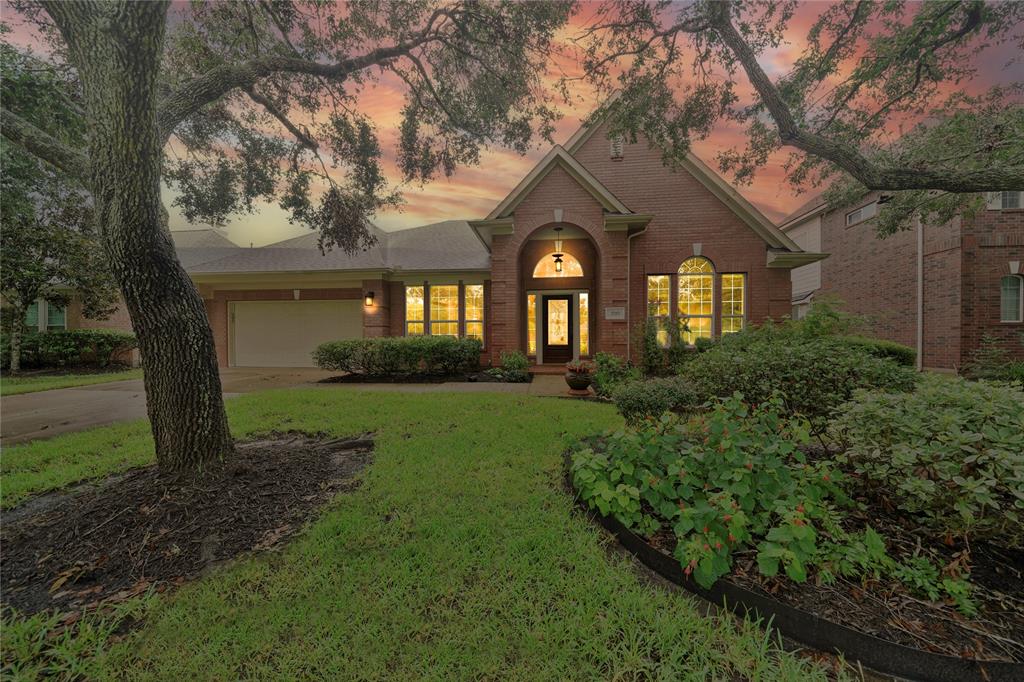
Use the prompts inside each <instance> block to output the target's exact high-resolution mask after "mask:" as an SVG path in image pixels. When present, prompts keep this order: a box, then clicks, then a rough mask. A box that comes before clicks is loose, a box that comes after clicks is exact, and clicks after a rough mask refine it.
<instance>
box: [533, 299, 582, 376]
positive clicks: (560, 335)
mask: <svg viewBox="0 0 1024 682" xmlns="http://www.w3.org/2000/svg"><path fill="white" fill-rule="evenodd" d="M572 298H573V297H572V294H559V295H557V296H544V306H543V312H542V313H541V323H542V327H541V339H542V341H543V344H544V356H543V357H544V364H554V363H562V362H569V361H570V360H572V355H573V352H572V351H573V329H574V328H575V326H576V325H575V324H574V323H573V317H575V315H574V314H573V310H572Z"/></svg>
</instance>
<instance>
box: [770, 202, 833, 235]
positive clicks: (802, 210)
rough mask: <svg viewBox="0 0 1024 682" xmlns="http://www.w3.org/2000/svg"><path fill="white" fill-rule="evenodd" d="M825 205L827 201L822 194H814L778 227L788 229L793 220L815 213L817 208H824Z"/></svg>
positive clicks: (780, 222)
mask: <svg viewBox="0 0 1024 682" xmlns="http://www.w3.org/2000/svg"><path fill="white" fill-rule="evenodd" d="M826 203H827V201H826V200H825V195H824V194H815V195H814V196H812V197H811V198H810V199H808V200H807V201H805V202H804V203H802V204H800V206H799V207H797V209H796V210H795V211H793V212H792V213H790V214H789V215H787V216H786V217H785V218H783V219H782V220H780V221H779V227H782V228H785V227H789V223H791V222H793V221H794V220H795V219H797V218H800V217H802V216H804V215H806V214H808V213H813V212H815V211H817V210H818V209H819V208H822V207H823V206H825V204H826Z"/></svg>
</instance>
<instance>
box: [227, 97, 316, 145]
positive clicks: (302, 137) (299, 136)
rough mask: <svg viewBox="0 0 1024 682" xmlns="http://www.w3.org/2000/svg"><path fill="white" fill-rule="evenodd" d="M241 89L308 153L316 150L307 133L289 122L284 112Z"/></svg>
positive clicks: (312, 140)
mask: <svg viewBox="0 0 1024 682" xmlns="http://www.w3.org/2000/svg"><path fill="white" fill-rule="evenodd" d="M243 89H244V90H245V94H247V95H248V96H249V99H251V100H252V101H253V102H256V104H259V105H260V106H261V107H263V108H264V109H266V110H267V113H269V114H270V115H271V116H273V117H274V118H276V119H277V120H278V122H280V123H281V125H283V126H284V127H285V128H286V129H287V130H288V132H289V133H291V134H292V135H294V136H295V139H296V140H298V141H299V144H300V145H302V146H303V147H305V148H307V149H309V150H310V151H314V152H315V151H316V150H317V148H318V145H317V143H316V140H314V139H313V138H312V137H310V136H309V133H307V132H306V131H304V130H301V129H299V127H298V126H297V125H295V124H294V123H292V122H291V121H289V120H288V117H287V116H285V115H284V112H282V111H281V110H280V109H278V108H277V105H276V104H274V103H273V102H272V101H270V99H269V98H267V97H264V96H263V95H261V94H259V93H258V92H256V91H255V90H254V89H253V88H251V87H247V88H243Z"/></svg>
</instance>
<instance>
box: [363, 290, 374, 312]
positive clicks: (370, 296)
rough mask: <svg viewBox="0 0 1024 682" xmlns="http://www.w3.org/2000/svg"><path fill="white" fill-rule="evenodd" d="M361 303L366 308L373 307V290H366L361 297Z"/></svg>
mask: <svg viewBox="0 0 1024 682" xmlns="http://www.w3.org/2000/svg"><path fill="white" fill-rule="evenodd" d="M363 303H364V304H365V305H366V307H367V308H372V307H373V292H372V291H367V292H366V296H365V297H363Z"/></svg>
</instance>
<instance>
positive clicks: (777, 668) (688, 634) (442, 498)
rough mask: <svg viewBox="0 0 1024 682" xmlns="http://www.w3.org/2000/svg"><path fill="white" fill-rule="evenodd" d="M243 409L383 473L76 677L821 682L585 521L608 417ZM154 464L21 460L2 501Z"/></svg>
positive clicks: (393, 404) (286, 396) (491, 409)
mask: <svg viewBox="0 0 1024 682" xmlns="http://www.w3.org/2000/svg"><path fill="white" fill-rule="evenodd" d="M228 410H229V413H230V418H231V423H232V428H233V429H234V433H235V434H236V436H238V437H246V436H254V435H257V434H262V433H268V432H271V431H289V430H296V431H304V432H307V433H318V432H323V433H327V434H330V435H338V436H340V435H346V434H356V433H361V432H366V431H373V432H375V433H376V439H377V440H376V454H375V459H374V462H373V463H372V464H371V466H370V468H369V469H368V470H367V473H366V475H365V479H364V484H363V486H362V487H361V488H360V489H359V490H357V491H356V492H355V493H352V494H348V495H342V496H340V497H338V498H337V499H336V501H335V502H334V503H332V504H331V505H330V506H329V508H328V509H327V510H326V511H325V513H324V514H323V516H322V517H321V518H320V520H319V521H317V522H315V523H314V524H313V525H312V527H311V528H309V530H308V531H307V532H306V533H304V534H303V535H302V536H300V537H299V538H298V539H297V540H295V541H294V543H293V544H291V545H290V546H289V547H288V548H287V549H286V550H284V551H283V552H281V553H279V554H273V555H269V556H264V557H261V558H255V559H249V560H245V561H241V562H239V563H236V564H235V565H233V566H231V567H228V568H225V569H223V570H219V571H216V572H215V573H213V574H212V575H210V576H209V577H207V578H205V579H203V580H200V581H198V582H196V583H193V584H191V585H188V586H185V587H183V588H182V589H180V590H179V591H178V592H177V593H176V594H173V595H171V596H169V597H159V598H155V599H150V600H147V601H146V603H145V606H144V608H143V609H142V611H143V613H142V616H141V617H142V622H143V623H144V625H143V627H141V628H140V629H138V630H137V631H135V632H132V633H131V634H129V635H128V636H127V637H126V638H124V639H122V640H121V641H118V642H116V643H113V644H111V645H110V646H109V647H100V650H99V651H98V652H97V653H95V655H89V656H87V657H85V659H84V660H80V661H78V662H77V664H78V665H81V666H84V667H83V668H80V670H82V671H83V673H84V676H85V677H86V678H90V679H95V678H100V679H103V678H108V677H115V676H116V677H129V678H142V679H239V678H243V677H244V678H288V679H297V678H303V679H385V678H386V679H423V678H431V679H477V678H488V679H528V680H540V679H559V680H561V679H586V680H591V679H612V678H614V679H647V678H659V679H693V680H706V679H757V680H775V679H792V680H798V679H799V680H806V679H824V678H825V672H824V670H823V669H821V668H819V667H815V666H814V665H812V664H811V663H809V662H807V661H806V660H804V659H801V658H799V657H797V656H795V655H793V654H789V653H784V652H781V651H780V650H779V649H778V647H777V645H776V643H775V639H774V638H773V637H772V636H770V635H767V634H766V633H765V632H764V631H763V630H761V629H760V628H758V627H757V626H755V625H753V624H750V623H746V622H743V623H739V624H737V621H735V620H733V619H732V618H731V617H706V616H703V615H701V614H700V613H699V611H698V607H697V606H696V605H695V604H694V603H693V602H692V601H691V600H689V599H688V598H686V597H685V596H683V595H682V594H680V593H678V592H674V591H669V590H667V589H665V588H662V587H660V586H655V585H652V584H650V583H648V582H646V581H645V579H644V578H643V577H642V576H640V575H638V573H637V571H636V569H635V567H634V565H633V564H631V562H630V560H629V559H627V558H625V557H624V556H623V555H622V554H620V553H617V552H614V551H611V550H610V548H609V547H608V544H607V541H606V539H605V536H603V535H602V533H601V532H600V531H599V530H598V529H597V528H596V527H595V526H593V525H591V524H590V523H589V522H588V521H587V520H586V519H585V518H584V517H583V516H582V515H580V514H577V513H575V512H574V511H573V501H572V499H571V498H570V497H569V495H568V494H566V493H565V492H564V491H563V489H562V485H561V480H562V479H561V477H562V453H563V452H564V450H565V448H566V446H567V444H568V442H569V441H570V440H571V439H573V438H575V437H578V436H583V435H588V434H592V433H595V432H599V431H602V430H603V429H606V428H608V427H616V426H619V425H620V424H621V420H620V418H619V417H617V416H616V415H615V413H614V410H613V408H612V407H611V406H607V405H601V404H594V403H590V402H575V401H569V400H557V399H542V398H533V397H528V396H518V395H517V396H511V395H504V394H436V393H435V394H402V393H370V392H357V391H344V392H342V391H333V390H330V389H306V390H283V391H271V392H266V393H258V394H251V395H246V396H242V397H240V398H237V399H235V400H232V401H230V402H229V403H228ZM151 459H152V444H151V441H150V439H149V436H148V433H147V430H146V428H145V425H144V424H142V423H134V424H129V425H123V426H117V427H111V428H103V429H98V430H95V431H91V432H87V433H81V434H74V435H69V436H64V437H60V438H55V439H53V440H50V441H45V442H40V443H36V444H29V445H26V446H19V447H12V448H9V449H8V450H7V451H6V452H5V453H4V459H3V463H2V467H3V469H2V473H3V485H4V492H5V497H6V496H7V495H11V494H13V495H14V497H15V499H18V498H21V497H24V496H25V495H26V494H29V493H36V492H41V491H44V490H47V489H52V488H54V487H58V486H63V485H66V484H68V483H71V482H73V481H74V480H77V479H80V478H82V477H83V476H98V475H101V474H105V473H110V472H113V471H117V470H123V469H125V468H127V467H130V466H136V465H139V464H144V463H146V462H148V461H151ZM5 503H6V500H5ZM87 648H91V647H87ZM5 658H6V656H5ZM4 663H5V667H7V663H8V661H6V660H5V661H4Z"/></svg>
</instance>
